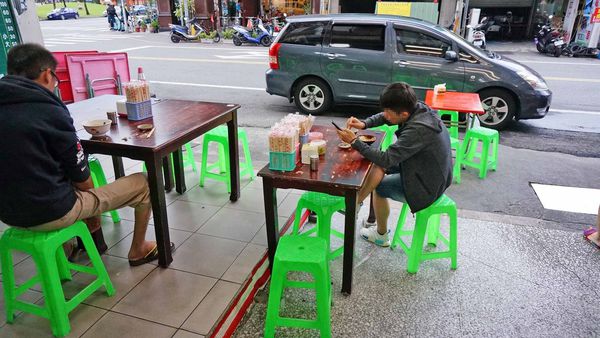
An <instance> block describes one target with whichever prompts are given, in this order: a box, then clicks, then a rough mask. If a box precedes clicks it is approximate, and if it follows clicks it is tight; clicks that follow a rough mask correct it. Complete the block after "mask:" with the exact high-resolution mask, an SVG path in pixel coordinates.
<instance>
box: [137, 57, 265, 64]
mask: <svg viewBox="0 0 600 338" xmlns="http://www.w3.org/2000/svg"><path fill="white" fill-rule="evenodd" d="M129 60H148V61H176V62H177V61H179V62H206V63H239V64H246V65H266V64H267V60H265V61H264V62H257V61H234V60H215V59H184V58H159V57H149V56H130V57H129Z"/></svg>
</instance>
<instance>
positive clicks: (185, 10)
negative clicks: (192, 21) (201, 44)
mask: <svg viewBox="0 0 600 338" xmlns="http://www.w3.org/2000/svg"><path fill="white" fill-rule="evenodd" d="M179 4H180V6H183V10H182V11H181V24H182V25H183V26H186V25H187V19H188V18H189V14H190V13H189V11H188V0H180V2H179Z"/></svg>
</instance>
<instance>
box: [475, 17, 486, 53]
mask: <svg viewBox="0 0 600 338" xmlns="http://www.w3.org/2000/svg"><path fill="white" fill-rule="evenodd" d="M489 26H490V21H489V20H488V18H487V17H485V16H484V17H483V18H482V19H481V22H480V23H479V24H478V25H476V26H475V27H473V45H474V46H477V47H479V48H481V49H485V48H486V47H487V44H486V42H485V32H486V31H487V29H488V27H489Z"/></svg>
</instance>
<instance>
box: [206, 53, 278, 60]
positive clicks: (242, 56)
mask: <svg viewBox="0 0 600 338" xmlns="http://www.w3.org/2000/svg"><path fill="white" fill-rule="evenodd" d="M215 56H216V57H218V58H219V59H228V60H232V59H257V58H258V59H265V60H266V57H267V56H268V54H267V53H264V52H252V51H249V52H238V53H236V54H232V55H215Z"/></svg>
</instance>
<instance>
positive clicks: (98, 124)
mask: <svg viewBox="0 0 600 338" xmlns="http://www.w3.org/2000/svg"><path fill="white" fill-rule="evenodd" d="M111 123H112V122H111V120H108V119H102V120H91V121H85V122H83V128H84V129H85V131H87V132H88V133H90V134H91V135H92V136H103V135H104V134H106V133H107V132H108V131H109V130H110V124H111Z"/></svg>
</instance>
